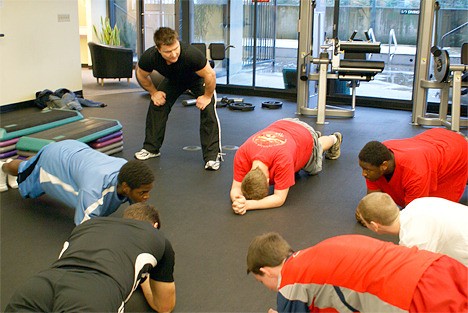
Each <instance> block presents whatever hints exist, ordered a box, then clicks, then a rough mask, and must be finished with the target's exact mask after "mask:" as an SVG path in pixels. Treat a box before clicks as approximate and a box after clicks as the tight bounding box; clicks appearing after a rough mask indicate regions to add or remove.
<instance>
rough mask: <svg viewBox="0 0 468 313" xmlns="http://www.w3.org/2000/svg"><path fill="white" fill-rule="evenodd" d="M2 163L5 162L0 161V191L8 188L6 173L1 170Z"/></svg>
mask: <svg viewBox="0 0 468 313" xmlns="http://www.w3.org/2000/svg"><path fill="white" fill-rule="evenodd" d="M3 164H5V162H2V161H0V192H3V191H7V190H8V186H7V176H8V175H7V174H6V173H5V172H3V169H2V167H3Z"/></svg>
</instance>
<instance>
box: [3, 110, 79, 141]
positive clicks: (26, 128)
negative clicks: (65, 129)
mask: <svg viewBox="0 0 468 313" xmlns="http://www.w3.org/2000/svg"><path fill="white" fill-rule="evenodd" d="M81 119H83V115H81V113H80V112H77V111H72V110H48V109H46V110H41V111H37V110H34V111H32V110H16V111H11V112H5V113H2V114H1V117H0V141H6V140H10V139H12V138H16V137H22V136H26V135H30V134H33V133H37V132H40V131H43V130H46V129H50V128H53V127H57V126H60V125H64V124H67V123H71V122H74V121H78V120H81Z"/></svg>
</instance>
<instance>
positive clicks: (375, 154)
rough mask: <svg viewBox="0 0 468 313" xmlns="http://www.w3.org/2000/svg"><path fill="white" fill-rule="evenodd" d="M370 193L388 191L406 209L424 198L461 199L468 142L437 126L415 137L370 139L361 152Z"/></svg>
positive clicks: (467, 167)
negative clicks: (384, 139)
mask: <svg viewBox="0 0 468 313" xmlns="http://www.w3.org/2000/svg"><path fill="white" fill-rule="evenodd" d="M359 166H360V167H361V168H362V176H364V178H365V179H366V184H367V193H371V192H374V191H381V192H385V193H388V194H389V195H390V196H391V197H392V198H393V200H394V201H395V203H396V204H398V205H399V206H400V207H402V208H404V207H405V206H406V205H407V204H408V203H410V202H411V201H413V200H414V199H416V198H421V197H439V198H444V199H447V200H450V201H455V202H458V201H460V199H461V197H462V195H463V193H464V191H465V186H466V183H467V181H468V142H467V139H466V138H465V137H464V136H463V135H461V134H459V133H456V132H453V131H450V130H447V129H443V128H435V129H430V130H427V131H425V132H423V133H421V134H419V135H417V136H415V137H412V138H405V139H397V140H388V141H384V142H382V143H381V142H378V141H371V142H368V143H367V144H366V145H365V146H364V148H362V150H361V152H360V153H359Z"/></svg>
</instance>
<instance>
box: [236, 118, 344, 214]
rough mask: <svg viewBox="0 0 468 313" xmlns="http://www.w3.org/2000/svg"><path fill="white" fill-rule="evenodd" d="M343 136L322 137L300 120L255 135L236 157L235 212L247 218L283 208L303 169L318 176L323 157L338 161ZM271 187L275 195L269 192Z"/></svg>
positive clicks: (279, 124)
mask: <svg viewBox="0 0 468 313" xmlns="http://www.w3.org/2000/svg"><path fill="white" fill-rule="evenodd" d="M342 138H343V136H342V135H341V133H339V132H335V133H334V134H333V135H329V136H320V135H319V133H318V132H316V131H314V129H313V128H312V127H311V126H309V125H308V124H306V123H304V122H301V121H299V120H298V119H291V118H287V119H282V120H279V121H276V122H274V123H273V124H271V125H270V126H268V127H267V128H265V129H263V130H261V131H259V132H257V133H256V134H254V135H252V136H251V137H250V138H249V139H247V141H246V142H245V143H244V144H242V145H241V147H240V148H239V150H238V151H237V152H236V155H235V157H234V180H233V182H232V187H231V192H230V196H231V201H232V209H233V210H234V212H235V213H236V214H240V215H243V214H245V213H246V212H247V211H248V210H255V209H270V208H275V207H279V206H281V205H283V203H284V202H285V200H286V197H287V195H288V192H289V188H290V187H291V186H293V185H294V183H295V179H294V175H295V173H296V172H299V171H300V170H301V169H303V170H304V171H306V172H307V173H309V174H311V175H314V174H317V173H318V172H320V171H321V170H322V154H323V152H324V151H326V152H325V157H326V158H328V159H331V160H335V159H338V158H339V156H340V153H341V152H340V148H341V142H342ZM269 185H274V192H273V194H271V195H268V193H269Z"/></svg>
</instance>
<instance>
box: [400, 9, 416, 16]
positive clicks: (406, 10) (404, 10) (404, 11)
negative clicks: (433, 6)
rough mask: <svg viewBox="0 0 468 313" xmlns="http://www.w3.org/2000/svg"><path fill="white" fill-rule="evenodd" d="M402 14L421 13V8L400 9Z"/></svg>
mask: <svg viewBox="0 0 468 313" xmlns="http://www.w3.org/2000/svg"><path fill="white" fill-rule="evenodd" d="M400 14H407V15H419V9H400Z"/></svg>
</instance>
